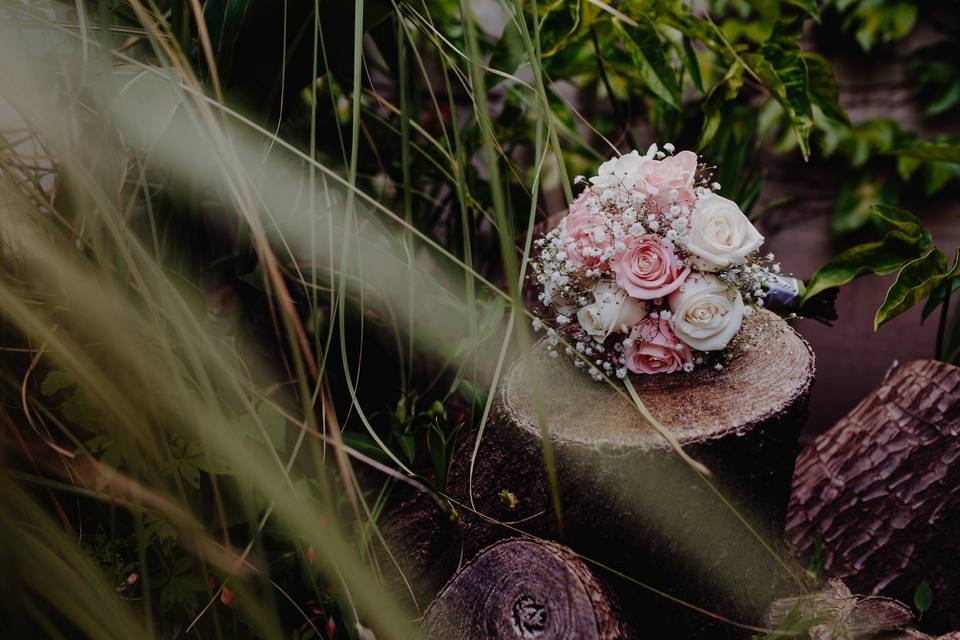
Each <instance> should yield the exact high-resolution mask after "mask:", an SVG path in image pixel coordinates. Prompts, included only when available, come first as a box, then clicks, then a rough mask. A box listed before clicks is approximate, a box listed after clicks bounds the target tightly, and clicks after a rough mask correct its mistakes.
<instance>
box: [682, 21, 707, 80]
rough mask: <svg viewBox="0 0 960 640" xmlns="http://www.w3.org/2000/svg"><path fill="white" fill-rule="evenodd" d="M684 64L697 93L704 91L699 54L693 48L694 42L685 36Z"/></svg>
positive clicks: (683, 40)
mask: <svg viewBox="0 0 960 640" xmlns="http://www.w3.org/2000/svg"><path fill="white" fill-rule="evenodd" d="M682 42H683V56H681V57H682V58H683V64H684V66H685V67H686V68H687V71H689V72H690V80H692V81H693V86H695V87H696V88H697V91H703V76H702V75H701V74H700V61H699V60H698V59H697V52H696V51H695V50H694V48H693V42H692V41H691V40H690V36H688V35H687V34H683V39H682Z"/></svg>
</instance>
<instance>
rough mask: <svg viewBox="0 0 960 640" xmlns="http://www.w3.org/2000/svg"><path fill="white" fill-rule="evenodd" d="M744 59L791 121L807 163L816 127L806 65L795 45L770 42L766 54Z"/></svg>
mask: <svg viewBox="0 0 960 640" xmlns="http://www.w3.org/2000/svg"><path fill="white" fill-rule="evenodd" d="M742 58H743V60H744V61H745V62H746V63H747V64H748V65H750V67H751V69H753V72H754V73H755V74H756V75H757V77H759V78H760V81H761V82H763V84H764V86H766V87H767V89H769V90H770V94H771V95H772V96H773V98H774V99H775V100H776V101H777V102H778V103H780V106H781V107H783V110H784V112H785V113H786V114H787V117H788V118H789V119H790V125H791V127H792V128H793V132H794V135H796V138H797V143H798V144H799V145H800V152H801V153H802V154H803V158H804V160H806V159H808V158H809V157H810V129H811V128H812V127H813V106H812V105H811V103H810V93H809V81H808V79H807V66H806V63H805V62H804V60H803V57H802V55H801V51H800V46H799V45H797V44H796V42H794V43H792V44H788V43H786V42H785V41H783V40H782V39H781V40H776V41H770V42H768V43H766V44H765V45H764V46H763V54H760V53H746V54H744V55H743V56H742Z"/></svg>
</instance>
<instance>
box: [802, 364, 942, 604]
mask: <svg viewBox="0 0 960 640" xmlns="http://www.w3.org/2000/svg"><path fill="white" fill-rule="evenodd" d="M958 435H960V368H957V367H955V366H952V365H948V364H945V363H942V362H937V361H934V360H915V361H913V362H910V363H907V364H905V365H903V366H901V367H899V368H897V369H896V370H894V371H892V372H888V374H887V377H886V379H885V380H884V382H883V383H882V384H881V385H880V387H878V388H877V389H876V390H875V391H873V393H871V394H870V395H868V396H867V397H866V398H864V400H863V401H862V402H861V403H860V404H859V405H857V407H856V408H855V409H854V410H853V411H851V412H850V413H849V414H848V415H847V416H846V417H844V418H843V419H841V420H840V421H839V422H838V423H837V424H836V425H834V426H833V427H832V428H831V429H830V430H829V431H827V432H826V433H824V434H822V435H820V436H819V437H818V438H817V439H816V440H814V441H813V442H812V443H811V444H810V445H809V446H808V447H807V448H806V449H805V450H804V451H803V452H802V453H801V455H800V457H799V458H798V461H797V468H796V472H795V475H794V478H793V493H792V497H791V500H790V508H789V518H788V521H787V527H786V537H787V541H788V543H789V544H790V546H791V548H792V549H793V551H794V553H795V554H796V555H797V557H801V558H807V557H809V556H810V554H811V552H812V548H813V545H814V541H815V540H816V539H819V540H821V541H822V564H823V569H824V572H825V573H826V574H827V575H830V576H835V577H838V578H842V579H843V580H844V581H845V582H846V583H847V584H849V585H850V586H851V588H852V589H854V590H855V591H859V592H861V593H867V594H884V595H888V596H890V597H893V598H897V599H899V600H903V601H905V602H910V601H912V597H913V593H914V590H915V589H916V587H917V585H918V584H920V582H921V581H923V580H927V581H928V582H929V583H930V586H931V587H932V591H933V595H934V599H933V609H932V610H931V612H930V614H931V615H932V614H935V613H936V612H937V610H939V611H940V612H947V613H950V614H953V615H954V616H957V615H960V555H958V554H957V530H958V527H960V464H958V461H960V438H958Z"/></svg>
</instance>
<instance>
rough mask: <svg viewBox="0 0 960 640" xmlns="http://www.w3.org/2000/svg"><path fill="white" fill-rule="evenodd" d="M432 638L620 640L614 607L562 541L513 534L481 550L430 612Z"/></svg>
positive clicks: (426, 627)
mask: <svg viewBox="0 0 960 640" xmlns="http://www.w3.org/2000/svg"><path fill="white" fill-rule="evenodd" d="M422 629H423V634H424V636H425V637H427V638H430V639H431V640H441V639H447V638H449V639H457V640H459V639H463V640H513V639H517V640H521V639H524V640H525V639H533V638H538V639H540V640H551V639H561V638H582V639H583V640H618V639H619V638H623V637H625V636H624V632H623V629H622V628H621V625H620V622H619V619H618V617H617V614H616V606H615V604H614V602H613V600H612V599H611V597H610V595H609V593H608V592H607V590H606V589H605V588H604V587H603V586H602V585H601V583H600V582H599V581H598V580H597V579H596V577H594V575H593V574H592V573H591V571H590V569H589V568H588V567H587V566H586V564H584V562H583V561H581V560H580V559H579V558H577V556H576V555H575V554H574V553H573V552H571V551H570V550H569V549H567V548H565V547H562V546H560V545H557V544H550V543H542V542H536V541H532V540H524V539H512V540H505V541H502V542H499V543H497V544H494V545H492V546H490V547H488V548H486V549H484V550H483V551H481V552H480V553H479V554H478V555H477V557H476V558H474V559H473V560H472V561H471V562H470V563H469V564H468V565H467V566H465V567H464V568H463V569H462V570H460V571H459V572H458V573H457V574H456V575H455V576H454V577H453V578H452V579H451V580H450V582H449V583H448V584H447V585H446V586H445V587H444V588H443V590H442V591H441V592H440V594H439V595H438V596H437V599H436V601H435V602H434V603H433V604H432V605H431V606H430V608H429V609H428V610H427V613H426V616H425V617H424V622H423V627H422Z"/></svg>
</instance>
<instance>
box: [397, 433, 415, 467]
mask: <svg viewBox="0 0 960 640" xmlns="http://www.w3.org/2000/svg"><path fill="white" fill-rule="evenodd" d="M397 442H399V443H400V449H401V450H402V451H403V455H405V456H406V457H407V462H413V459H414V457H415V456H416V454H417V440H416V438H414V437H413V435H412V434H409V433H398V434H397Z"/></svg>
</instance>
